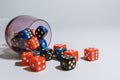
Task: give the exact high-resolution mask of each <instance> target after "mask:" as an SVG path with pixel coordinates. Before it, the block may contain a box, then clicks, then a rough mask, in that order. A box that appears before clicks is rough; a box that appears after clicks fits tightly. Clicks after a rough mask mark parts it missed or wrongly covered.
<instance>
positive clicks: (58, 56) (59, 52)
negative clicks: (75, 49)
mask: <svg viewBox="0 0 120 80" xmlns="http://www.w3.org/2000/svg"><path fill="white" fill-rule="evenodd" d="M66 50H67V49H66V48H56V50H55V56H56V59H57V60H61V58H62V55H63V52H65V51H66Z"/></svg>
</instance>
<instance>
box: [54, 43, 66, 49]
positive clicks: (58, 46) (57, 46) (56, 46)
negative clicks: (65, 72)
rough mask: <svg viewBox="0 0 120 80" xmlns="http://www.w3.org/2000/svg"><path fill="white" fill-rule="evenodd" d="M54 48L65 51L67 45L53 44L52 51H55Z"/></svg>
mask: <svg viewBox="0 0 120 80" xmlns="http://www.w3.org/2000/svg"><path fill="white" fill-rule="evenodd" d="M56 48H66V49H67V45H66V44H55V45H54V46H53V49H54V50H55V49H56Z"/></svg>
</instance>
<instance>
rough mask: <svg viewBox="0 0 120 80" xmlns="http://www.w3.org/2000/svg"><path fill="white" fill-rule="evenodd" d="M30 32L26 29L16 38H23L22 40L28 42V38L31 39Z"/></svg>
mask: <svg viewBox="0 0 120 80" xmlns="http://www.w3.org/2000/svg"><path fill="white" fill-rule="evenodd" d="M32 36H33V35H32V32H31V30H30V29H29V28H26V29H24V30H22V31H20V32H18V37H19V38H23V39H24V40H28V39H30V38H32Z"/></svg>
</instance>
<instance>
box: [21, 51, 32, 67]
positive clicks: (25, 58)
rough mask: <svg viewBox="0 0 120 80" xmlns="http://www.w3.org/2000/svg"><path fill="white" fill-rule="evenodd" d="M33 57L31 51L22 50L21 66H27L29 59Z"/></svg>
mask: <svg viewBox="0 0 120 80" xmlns="http://www.w3.org/2000/svg"><path fill="white" fill-rule="evenodd" d="M32 57H33V53H32V52H23V53H22V66H29V60H30V58H32Z"/></svg>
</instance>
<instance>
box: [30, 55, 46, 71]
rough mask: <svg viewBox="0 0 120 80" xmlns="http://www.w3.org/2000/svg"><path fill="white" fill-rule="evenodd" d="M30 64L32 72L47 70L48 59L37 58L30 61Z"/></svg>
mask: <svg viewBox="0 0 120 80" xmlns="http://www.w3.org/2000/svg"><path fill="white" fill-rule="evenodd" d="M29 64H30V68H31V69H32V70H34V71H36V72H38V71H41V70H44V69H45V68H46V59H45V58H44V57H41V56H35V57H33V58H31V59H30V62H29Z"/></svg>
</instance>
